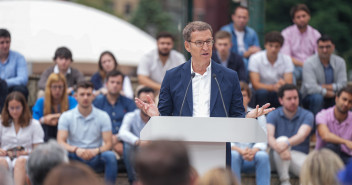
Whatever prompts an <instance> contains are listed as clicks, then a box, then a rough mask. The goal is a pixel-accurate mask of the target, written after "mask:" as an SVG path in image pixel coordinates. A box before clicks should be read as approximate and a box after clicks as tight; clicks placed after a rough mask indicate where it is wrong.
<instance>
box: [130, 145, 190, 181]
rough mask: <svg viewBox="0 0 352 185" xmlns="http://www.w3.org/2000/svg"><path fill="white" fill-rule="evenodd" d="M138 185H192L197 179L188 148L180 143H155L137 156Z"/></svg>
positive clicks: (141, 148) (140, 149) (145, 147)
mask: <svg viewBox="0 0 352 185" xmlns="http://www.w3.org/2000/svg"><path fill="white" fill-rule="evenodd" d="M134 160H135V163H134V164H135V166H134V167H135V170H136V173H137V182H136V183H137V184H138V185H165V184H167V185H190V184H191V183H192V182H194V179H192V177H195V176H194V175H193V174H195V173H194V172H192V170H191V165H190V161H189V157H188V152H187V148H186V146H185V145H184V144H183V143H182V142H179V141H153V142H151V143H150V144H148V145H143V146H141V147H140V148H139V150H137V152H136V155H135V158H134Z"/></svg>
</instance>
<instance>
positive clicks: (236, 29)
mask: <svg viewBox="0 0 352 185" xmlns="http://www.w3.org/2000/svg"><path fill="white" fill-rule="evenodd" d="M231 18H232V21H233V22H232V23H230V24H228V25H225V26H223V27H222V28H221V30H223V31H227V32H229V33H230V34H231V35H232V48H231V50H232V51H233V52H235V53H238V54H239V55H241V56H242V57H243V61H244V63H245V67H246V69H247V68H248V58H249V57H250V56H251V55H252V54H254V53H256V52H258V51H260V50H261V49H260V45H259V39H258V35H257V33H256V32H255V30H254V29H252V28H250V27H248V26H247V23H248V20H249V11H248V8H247V7H244V6H238V7H236V8H235V10H234V13H233V14H232V16H231Z"/></svg>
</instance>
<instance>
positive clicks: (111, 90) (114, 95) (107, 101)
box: [93, 70, 136, 156]
mask: <svg viewBox="0 0 352 185" xmlns="http://www.w3.org/2000/svg"><path fill="white" fill-rule="evenodd" d="M123 81H124V75H123V74H122V73H121V72H119V71H115V70H114V71H110V72H109V73H108V74H107V75H106V83H105V86H106V88H107V91H108V92H107V94H106V95H99V96H98V97H96V99H95V100H94V102H93V104H94V106H95V107H97V108H99V109H101V110H102V111H105V112H106V113H108V115H109V116H110V119H111V124H112V125H111V126H112V134H113V135H112V138H113V143H112V145H113V149H114V150H115V151H116V152H117V153H118V154H119V155H120V156H122V150H123V144H122V142H121V141H120V139H119V136H118V133H119V130H120V127H121V124H122V120H123V117H124V116H125V114H126V113H128V112H131V111H134V110H135V109H136V104H135V103H134V101H133V100H131V99H129V98H127V97H125V96H123V95H121V90H122V84H123Z"/></svg>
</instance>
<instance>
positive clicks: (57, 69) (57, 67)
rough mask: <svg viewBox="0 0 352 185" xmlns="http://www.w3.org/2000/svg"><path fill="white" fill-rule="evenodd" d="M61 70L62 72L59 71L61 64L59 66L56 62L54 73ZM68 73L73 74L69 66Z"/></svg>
mask: <svg viewBox="0 0 352 185" xmlns="http://www.w3.org/2000/svg"><path fill="white" fill-rule="evenodd" d="M59 72H60V71H59V66H57V64H56V65H55V67H54V73H59ZM66 74H71V68H70V67H68V70H67V72H66Z"/></svg>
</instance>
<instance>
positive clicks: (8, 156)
mask: <svg viewBox="0 0 352 185" xmlns="http://www.w3.org/2000/svg"><path fill="white" fill-rule="evenodd" d="M0 122H1V123H0V147H1V148H0V165H2V166H4V167H6V168H7V169H9V170H10V171H13V176H14V182H15V184H16V185H24V184H25V178H26V162H27V159H28V155H29V154H30V153H31V152H32V149H33V148H34V147H35V146H37V145H38V144H39V143H42V142H43V138H44V132H43V129H42V127H41V126H40V123H39V122H38V121H37V120H35V119H32V118H31V113H30V110H29V107H28V105H27V102H26V99H25V97H24V96H23V94H22V93H20V92H12V93H10V94H9V95H8V96H7V97H6V99H5V104H4V109H3V110H2V113H1V121H0Z"/></svg>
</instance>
